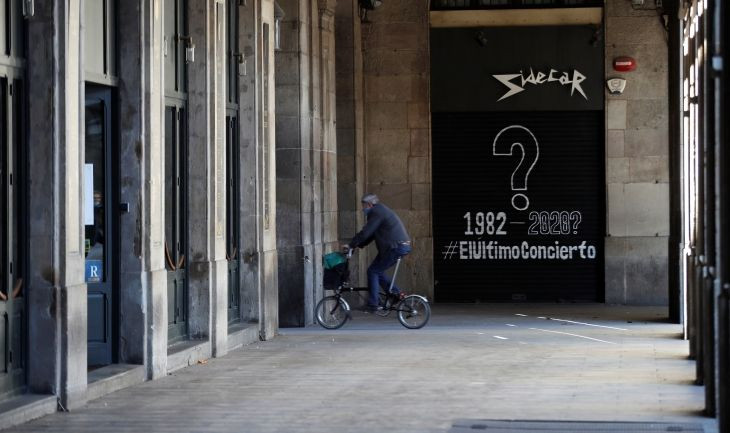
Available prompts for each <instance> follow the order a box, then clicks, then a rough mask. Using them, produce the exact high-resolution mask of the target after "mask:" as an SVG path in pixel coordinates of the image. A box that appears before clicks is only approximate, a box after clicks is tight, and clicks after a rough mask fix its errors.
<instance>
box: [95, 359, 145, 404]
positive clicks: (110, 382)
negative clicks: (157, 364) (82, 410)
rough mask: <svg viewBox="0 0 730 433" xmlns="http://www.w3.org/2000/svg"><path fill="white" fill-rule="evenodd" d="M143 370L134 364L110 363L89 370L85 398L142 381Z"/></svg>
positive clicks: (101, 394)
mask: <svg viewBox="0 0 730 433" xmlns="http://www.w3.org/2000/svg"><path fill="white" fill-rule="evenodd" d="M145 379H146V377H145V370H144V367H143V366H141V365H136V364H110V365H107V366H105V367H102V368H99V369H96V370H93V371H91V372H89V376H88V380H89V385H88V388H87V393H86V395H87V398H88V399H89V400H94V399H97V398H99V397H102V396H104V395H107V394H109V393H112V392H114V391H119V390H120V389H123V388H127V387H129V386H132V385H137V384H139V383H142V382H144V381H145Z"/></svg>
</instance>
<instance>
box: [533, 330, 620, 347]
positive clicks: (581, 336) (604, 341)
mask: <svg viewBox="0 0 730 433" xmlns="http://www.w3.org/2000/svg"><path fill="white" fill-rule="evenodd" d="M530 329H532V330H533V331H542V332H552V333H553V334H563V335H570V336H572V337H578V338H585V339H586V340H593V341H600V342H601V343H607V344H616V343H612V342H610V341H606V340H599V339H598V338H592V337H586V336H585V335H578V334H571V333H569V332H560V331H550V330H547V329H540V328H530Z"/></svg>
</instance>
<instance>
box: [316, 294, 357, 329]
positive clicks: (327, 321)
mask: <svg viewBox="0 0 730 433" xmlns="http://www.w3.org/2000/svg"><path fill="white" fill-rule="evenodd" d="M315 315H316V317H317V323H319V324H320V325H321V326H322V327H323V328H327V329H338V328H340V327H342V325H344V324H345V322H347V319H348V318H349V317H350V310H349V309H348V308H347V304H345V301H343V300H342V299H340V298H339V297H337V296H327V297H324V298H322V300H321V301H319V303H318V304H317V308H316V309H315Z"/></svg>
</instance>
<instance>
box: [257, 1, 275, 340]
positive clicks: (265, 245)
mask: <svg viewBox="0 0 730 433" xmlns="http://www.w3.org/2000/svg"><path fill="white" fill-rule="evenodd" d="M259 6H260V10H259V13H260V15H259V16H260V18H259V19H260V21H259V25H260V26H263V25H264V24H266V25H268V27H269V35H268V41H267V42H266V44H264V43H263V41H262V38H263V37H262V36H259V38H260V39H259V40H258V41H257V42H258V57H257V58H256V63H257V73H256V76H257V92H258V96H259V98H258V104H257V113H258V116H259V117H258V122H257V125H258V137H259V142H258V155H259V159H258V170H259V172H260V173H261V174H260V177H259V182H258V185H257V189H258V194H259V195H258V196H259V197H260V201H259V202H258V203H259V206H260V209H261V213H260V219H259V221H260V223H261V225H262V232H261V255H260V256H261V260H260V275H261V286H260V292H259V299H260V302H259V318H260V319H259V326H260V327H261V330H260V336H261V338H262V339H264V340H267V339H270V338H273V337H274V336H275V335H276V331H277V330H278V329H279V291H278V287H279V280H278V278H279V277H278V272H277V270H278V260H279V259H278V254H277V249H276V240H277V227H278V226H277V218H276V215H277V209H276V197H277V193H278V191H277V185H276V173H277V166H276V161H277V155H276V152H275V151H274V150H275V143H276V133H277V131H276V129H275V124H276V123H275V122H276V116H275V112H276V102H277V101H276V100H275V94H274V87H275V84H276V81H275V75H274V71H275V64H274V1H273V0H261V3H259ZM261 28H262V27H258V28H257V30H256V31H257V32H259V34H260V35H261V34H262V33H263V32H262V31H261ZM264 46H267V47H268V53H267V54H265V53H264ZM264 61H267V65H266V67H265V68H264ZM264 94H265V95H266V98H267V100H268V107H264V106H263V97H264ZM264 112H265V113H264ZM264 125H268V132H267V134H266V135H264ZM265 195H266V197H264V196H265ZM266 200H267V201H268V202H267V203H268V204H267V205H265V201H266Z"/></svg>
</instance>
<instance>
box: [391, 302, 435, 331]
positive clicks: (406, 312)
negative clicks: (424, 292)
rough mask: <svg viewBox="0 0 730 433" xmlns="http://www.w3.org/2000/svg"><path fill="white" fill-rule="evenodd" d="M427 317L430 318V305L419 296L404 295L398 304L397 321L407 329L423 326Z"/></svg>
mask: <svg viewBox="0 0 730 433" xmlns="http://www.w3.org/2000/svg"><path fill="white" fill-rule="evenodd" d="M429 318H431V306H430V305H428V301H426V300H424V299H423V298H422V297H420V296H416V295H410V296H406V298H405V299H403V300H402V301H401V303H400V304H398V321H399V322H400V324H401V325H403V326H405V327H406V328H408V329H419V328H423V327H424V326H425V325H426V323H428V319H429Z"/></svg>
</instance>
